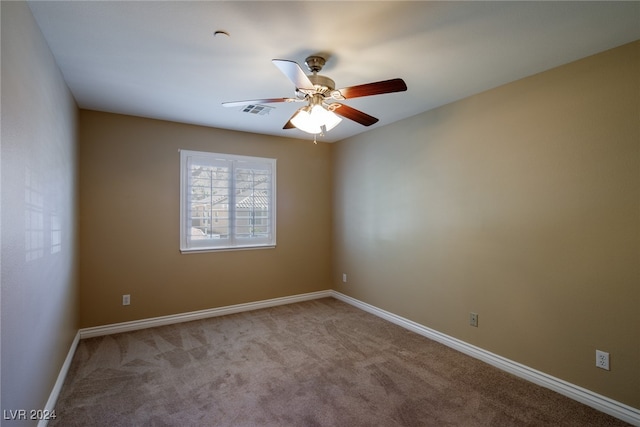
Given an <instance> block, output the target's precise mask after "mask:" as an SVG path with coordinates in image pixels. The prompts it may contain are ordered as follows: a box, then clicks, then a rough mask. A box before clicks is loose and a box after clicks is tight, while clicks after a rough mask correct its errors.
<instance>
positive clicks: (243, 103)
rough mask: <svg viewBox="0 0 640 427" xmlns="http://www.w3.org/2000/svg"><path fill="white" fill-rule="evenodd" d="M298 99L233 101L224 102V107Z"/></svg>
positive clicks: (294, 100) (295, 100)
mask: <svg viewBox="0 0 640 427" xmlns="http://www.w3.org/2000/svg"><path fill="white" fill-rule="evenodd" d="M297 101H299V100H298V99H295V98H264V99H250V100H248V101H232V102H223V103H222V106H223V107H242V106H244V105H250V104H273V103H275V102H297Z"/></svg>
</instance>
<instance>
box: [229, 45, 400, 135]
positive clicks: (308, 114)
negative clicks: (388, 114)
mask: <svg viewBox="0 0 640 427" xmlns="http://www.w3.org/2000/svg"><path fill="white" fill-rule="evenodd" d="M272 62H273V64H274V65H275V66H276V67H278V69H279V70H280V71H282V73H283V74H284V75H285V76H286V77H287V78H289V80H291V81H292V82H293V84H294V85H295V87H296V90H295V98H265V99H254V100H248V101H234V102H224V103H222V105H223V106H224V107H239V106H245V105H248V104H271V103H277V102H307V105H306V106H304V107H302V108H300V109H298V110H297V111H296V112H295V113H294V115H293V116H292V117H291V119H289V121H288V122H287V123H286V124H285V125H284V127H283V129H293V128H298V129H300V130H302V131H305V132H307V133H311V134H315V135H317V134H323V133H324V132H326V131H328V130H331V129H333V128H334V127H335V126H336V125H337V124H338V123H340V121H341V120H342V119H341V117H345V118H347V119H350V120H353V121H354V122H357V123H360V124H361V125H363V126H371V125H372V124H374V123H376V122H377V121H378V119H377V118H375V117H373V116H370V115H369V114H366V113H364V112H362V111H360V110H357V109H355V108H352V107H349V106H348V105H345V104H343V103H341V102H337V101H343V100H346V99H352V98H359V97H363V96H370V95H381V94H385V93H393V92H402V91H405V90H407V85H406V84H405V82H404V80H402V79H391V80H384V81H379V82H374V83H366V84H362V85H357V86H351V87H346V88H342V89H336V88H335V87H336V85H335V82H334V81H333V80H331V79H330V78H329V77H326V76H321V75H320V74H318V72H319V71H320V70H322V67H323V66H324V64H325V62H326V60H325V58H324V57H322V56H317V55H312V56H309V57H307V59H306V60H305V64H306V65H307V67H308V68H309V71H310V72H311V73H312V74H311V75H306V74H305V73H304V71H303V70H302V68H301V67H300V66H299V65H298V63H296V62H294V61H289V60H286V59H273V60H272Z"/></svg>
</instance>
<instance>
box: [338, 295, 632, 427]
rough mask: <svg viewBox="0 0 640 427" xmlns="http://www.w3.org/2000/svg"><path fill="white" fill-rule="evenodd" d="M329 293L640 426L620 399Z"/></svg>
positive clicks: (362, 303)
mask: <svg viewBox="0 0 640 427" xmlns="http://www.w3.org/2000/svg"><path fill="white" fill-rule="evenodd" d="M330 293H331V296H332V297H334V298H336V299H338V300H340V301H343V302H346V303H347V304H350V305H353V306H354V307H357V308H359V309H361V310H364V311H366V312H368V313H371V314H373V315H375V316H378V317H381V318H383V319H385V320H388V321H389V322H391V323H395V324H396V325H398V326H401V327H403V328H405V329H408V330H410V331H412V332H415V333H417V334H419V335H422V336H424V337H426V338H429V339H432V340H434V341H437V342H439V343H441V344H444V345H446V346H447V347H451V348H453V349H455V350H458V351H460V352H461V353H464V354H467V355H469V356H471V357H474V358H476V359H479V360H482V361H483V362H486V363H488V364H490V365H492V366H495V367H496V368H498V369H501V370H503V371H506V372H509V373H511V374H513V375H516V376H518V377H520V378H523V379H525V380H527V381H530V382H532V383H535V384H538V385H540V386H542V387H546V388H548V389H551V390H553V391H555V392H558V393H560V394H562V395H564V396H567V397H569V398H571V399H573V400H576V401H578V402H580V403H584V404H585V405H587V406H590V407H592V408H594V409H597V410H598V411H601V412H604V413H606V414H609V415H611V416H614V417H616V418H618V419H621V420H623V421H625V422H627V423H630V424H632V425H634V426H640V410H639V409H636V408H633V407H631V406H628V405H625V404H623V403H620V402H617V401H615V400H613V399H610V398H608V397H606V396H602V395H600V394H597V393H594V392H592V391H590V390H587V389H585V388H582V387H579V386H577V385H574V384H571V383H569V382H567V381H564V380H561V379H559V378H555V377H552V376H551V375H547V374H545V373H544V372H540V371H537V370H535V369H532V368H530V367H528V366H525V365H522V364H520V363H518V362H514V361H513V360H509V359H506V358H504V357H502V356H498V355H497V354H494V353H491V352H489V351H487V350H483V349H481V348H479V347H476V346H474V345H471V344H468V343H466V342H464V341H461V340H459V339H457V338H453V337H451V336H449V335H446V334H443V333H441V332H438V331H436V330H433V329H431V328H427V327H426V326H423V325H420V324H419V323H416V322H414V321H411V320H408V319H405V318H404V317H401V316H398V315H395V314H393V313H390V312H388V311H385V310H382V309H380V308H378V307H375V306H373V305H371V304H367V303H365V302H362V301H360V300H357V299H355V298H352V297H350V296H347V295H344V294H342V293H340V292H337V291H333V290H332V291H330Z"/></svg>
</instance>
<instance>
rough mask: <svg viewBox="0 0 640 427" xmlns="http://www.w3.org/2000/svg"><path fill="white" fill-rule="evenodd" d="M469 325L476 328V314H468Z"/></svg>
mask: <svg viewBox="0 0 640 427" xmlns="http://www.w3.org/2000/svg"><path fill="white" fill-rule="evenodd" d="M469 324H470V325H471V326H474V327H476V328H477V327H478V313H473V312H472V313H469Z"/></svg>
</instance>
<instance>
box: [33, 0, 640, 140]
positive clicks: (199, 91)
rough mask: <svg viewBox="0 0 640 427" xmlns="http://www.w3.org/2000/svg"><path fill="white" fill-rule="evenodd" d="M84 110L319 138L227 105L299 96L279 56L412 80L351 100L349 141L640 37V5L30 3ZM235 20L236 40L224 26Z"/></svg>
mask: <svg viewBox="0 0 640 427" xmlns="http://www.w3.org/2000/svg"><path fill="white" fill-rule="evenodd" d="M29 5H30V7H31V10H32V11H33V15H34V16H35V18H36V20H37V22H38V25H39V26H40V28H41V30H42V32H43V34H44V37H45V38H46V40H47V42H48V43H49V46H50V48H51V51H52V52H53V55H54V56H55V58H56V61H57V63H58V65H59V67H60V69H61V70H62V73H63V75H64V78H65V80H66V82H67V84H68V85H69V88H70V89H71V92H72V93H73V96H74V97H75V99H76V101H77V103H78V105H79V107H81V108H86V109H92V110H99V111H108V112H116V113H122V114H130V115H135V116H142V117H150V118H157V119H164V120H171V121H177V122H184V123H192V124H198V125H205V126H212V127H217V128H224V129H233V130H240V131H247V132H255V133H261V134H268V135H282V136H288V137H293V138H306V139H310V135H308V134H305V133H303V132H301V131H299V130H297V129H292V130H283V129H282V126H283V125H284V124H285V123H286V122H287V121H288V120H289V118H290V117H291V115H292V114H293V113H294V112H295V110H296V109H298V108H299V107H300V106H301V105H302V104H298V103H280V104H269V105H270V106H272V107H274V109H273V110H270V113H269V114H268V115H255V114H248V113H243V112H241V108H223V107H222V106H221V103H222V102H225V101H238V100H248V99H256V98H279V97H289V96H293V95H294V87H293V84H292V83H291V82H290V81H289V80H288V79H287V78H286V77H285V76H284V75H283V74H282V73H281V72H280V71H279V70H278V69H277V68H276V67H275V66H274V65H273V64H272V63H271V59H274V58H277V59H290V60H294V61H296V62H298V63H299V64H300V65H301V66H302V67H303V68H304V69H305V71H306V67H305V65H304V60H305V58H306V57H307V56H308V55H310V54H314V53H320V52H322V53H325V54H330V59H329V61H328V63H327V65H326V66H325V67H324V69H323V70H322V72H321V73H320V74H323V75H327V76H329V77H331V78H332V79H333V80H335V82H336V86H337V87H338V88H341V87H347V86H353V85H359V84H363V83H369V82H374V81H380V80H387V79H391V78H396V77H400V78H403V79H404V80H405V82H406V83H407V86H408V91H406V92H399V93H393V94H385V95H376V96H371V97H366V98H357V99H352V100H347V101H344V103H345V104H347V105H349V106H351V107H354V108H357V109H360V110H362V111H364V112H366V113H368V114H370V115H373V116H375V117H377V118H379V119H380V121H379V122H378V123H377V124H375V125H373V126H371V127H370V128H367V127H364V126H362V125H359V124H357V123H354V122H352V121H350V120H346V119H345V120H343V121H342V123H340V124H339V125H338V126H337V127H336V128H335V129H333V130H331V131H330V132H328V133H327V135H326V136H325V137H323V138H322V140H324V141H327V142H333V141H337V140H340V139H343V138H346V137H349V136H352V135H355V134H357V133H360V132H364V131H366V130H368V129H371V128H375V127H378V126H383V125H385V124H389V123H391V122H394V121H397V120H401V119H403V118H406V117H409V116H413V115H416V114H419V113H422V112H424V111H427V110H430V109H432V108H435V107H438V106H440V105H444V104H447V103H449V102H452V101H455V100H457V99H461V98H464V97H467V96H469V95H472V94H475V93H479V92H482V91H484V90H487V89H490V88H493V87H496V86H499V85H502V84H504V83H507V82H510V81H514V80H517V79H520V78H522V77H525V76H529V75H532V74H535V73H538V72H541V71H544V70H547V69H550V68H553V67H556V66H559V65H562V64H565V63H568V62H571V61H574V60H576V59H579V58H583V57H585V56H588V55H592V54H595V53H598V52H601V51H603V50H607V49H609V48H612V47H616V46H619V45H622V44H624V43H627V42H631V41H634V40H638V39H640V2H638V1H630V2H612V1H605V2H482V1H474V2H429V1H412V2H399V1H386V2H384V1H377V2H368V1H349V2H346V1H343V2H321V1H299V2H293V1H284V2H272V1H258V2H248V1H226V2H221V1H216V2H204V1H196V2H187V1H162V2H151V1H130V2H116V1H114V2H110V1H63V2H50V1H44V2H36V1H30V2H29ZM216 30H223V31H226V32H228V33H229V34H230V37H226V36H224V35H222V36H215V37H214V35H213V33H214V32H215V31H216Z"/></svg>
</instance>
